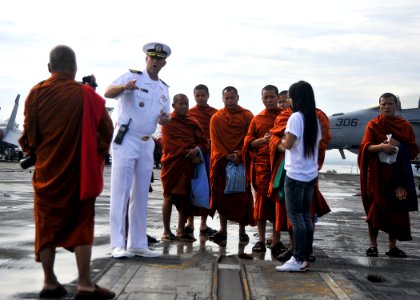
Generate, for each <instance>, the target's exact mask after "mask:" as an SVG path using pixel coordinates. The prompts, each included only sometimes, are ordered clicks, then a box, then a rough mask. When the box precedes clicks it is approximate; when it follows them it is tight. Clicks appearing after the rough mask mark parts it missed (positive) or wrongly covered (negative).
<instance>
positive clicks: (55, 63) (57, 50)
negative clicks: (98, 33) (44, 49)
mask: <svg viewBox="0 0 420 300" xmlns="http://www.w3.org/2000/svg"><path fill="white" fill-rule="evenodd" d="M48 69H49V71H50V72H51V73H55V72H63V73H69V74H74V76H76V72H77V63H76V54H75V53H74V51H73V49H71V48H70V47H68V46H65V45H58V46H56V47H54V48H53V49H52V50H51V52H50V62H49V64H48Z"/></svg>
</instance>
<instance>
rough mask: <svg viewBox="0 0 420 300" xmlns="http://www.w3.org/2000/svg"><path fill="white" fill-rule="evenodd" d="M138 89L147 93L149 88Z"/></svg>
mask: <svg viewBox="0 0 420 300" xmlns="http://www.w3.org/2000/svg"><path fill="white" fill-rule="evenodd" d="M140 91H141V92H145V93H148V92H149V90H146V89H144V88H140Z"/></svg>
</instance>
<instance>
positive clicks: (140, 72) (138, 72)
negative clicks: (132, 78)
mask: <svg viewBox="0 0 420 300" xmlns="http://www.w3.org/2000/svg"><path fill="white" fill-rule="evenodd" d="M129 70H130V72H131V73H135V74H143V72H142V71H137V70H134V69H129Z"/></svg>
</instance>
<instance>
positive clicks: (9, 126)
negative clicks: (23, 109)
mask: <svg viewBox="0 0 420 300" xmlns="http://www.w3.org/2000/svg"><path fill="white" fill-rule="evenodd" d="M19 98H20V95H19V94H18V95H17V96H16V99H15V106H14V107H13V110H12V114H11V115H10V118H9V122H8V123H7V126H6V130H5V131H6V132H8V131H10V130H12V129H13V128H15V121H16V115H17V111H18V107H19Z"/></svg>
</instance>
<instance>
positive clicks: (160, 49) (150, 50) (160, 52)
mask: <svg viewBox="0 0 420 300" xmlns="http://www.w3.org/2000/svg"><path fill="white" fill-rule="evenodd" d="M143 52H144V53H146V54H147V55H148V56H152V57H162V58H167V57H169V55H171V48H169V46H168V45H165V44H162V43H154V42H153V43H147V44H146V45H144V46H143Z"/></svg>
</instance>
